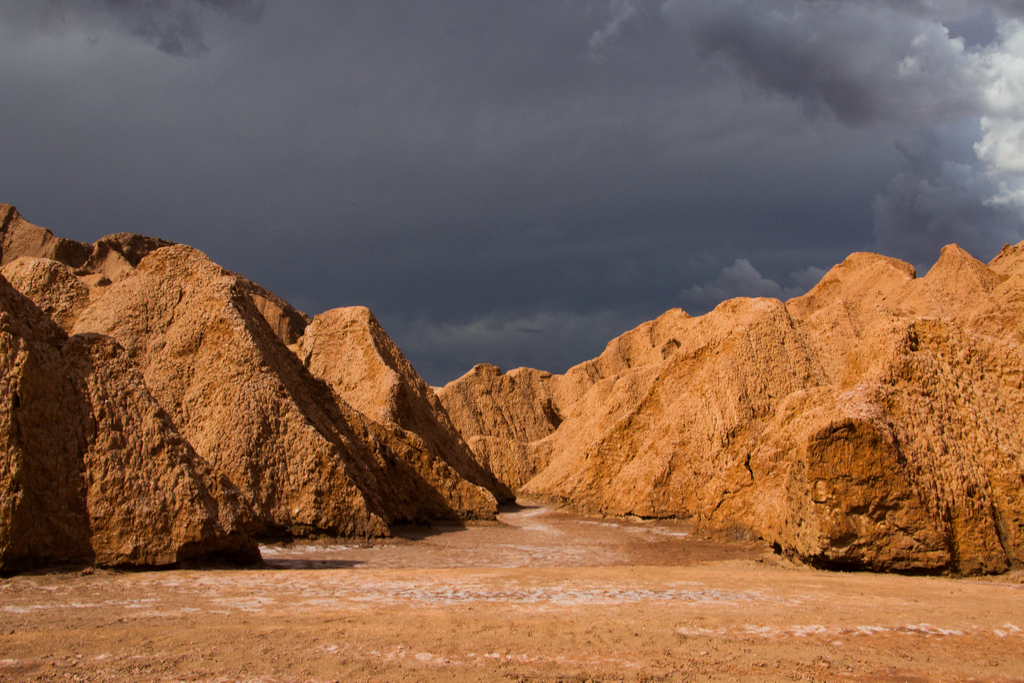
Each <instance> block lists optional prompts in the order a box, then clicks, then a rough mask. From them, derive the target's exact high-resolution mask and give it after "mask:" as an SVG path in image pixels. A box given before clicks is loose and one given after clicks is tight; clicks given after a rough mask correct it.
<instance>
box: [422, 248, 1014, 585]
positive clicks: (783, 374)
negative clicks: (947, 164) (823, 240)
mask: <svg viewBox="0 0 1024 683" xmlns="http://www.w3.org/2000/svg"><path fill="white" fill-rule="evenodd" d="M1022 313H1024V243H1022V244H1020V245H1017V246H1015V247H1011V246H1009V245H1007V247H1005V248H1004V249H1003V251H1002V252H1000V254H999V255H998V256H997V257H996V258H995V259H993V261H992V262H991V263H990V264H989V265H987V266H986V265H985V264H983V263H981V262H979V261H977V260H976V259H974V258H973V257H971V256H970V255H969V254H967V253H966V252H965V251H963V250H962V249H960V248H959V247H957V246H955V245H950V246H947V247H946V248H944V249H943V251H942V256H941V258H940V259H939V261H938V262H937V263H936V264H935V265H934V266H933V267H932V269H931V270H930V271H929V272H928V274H927V275H926V276H925V277H923V278H917V277H916V273H915V272H914V269H913V267H912V266H910V265H909V264H906V263H903V262H901V261H898V260H896V259H891V258H887V257H884V256H879V255H876V254H866V253H858V254H853V255H851V256H850V257H849V258H847V259H846V260H845V261H843V263H841V264H839V265H837V266H836V267H834V268H833V269H832V270H830V271H829V272H828V273H827V274H826V275H825V276H824V277H823V278H822V280H821V282H819V283H818V285H817V286H816V287H814V288H813V289H812V290H811V291H810V292H808V293H807V294H806V295H804V296H802V297H798V298H795V299H791V300H790V301H788V302H786V303H782V302H780V301H777V300H773V299H732V300H729V301H726V302H723V303H722V304H721V305H719V306H718V307H717V308H716V309H715V310H714V311H712V312H710V313H708V314H706V315H704V316H701V317H698V318H691V317H690V316H688V315H686V314H685V313H683V312H682V311H679V310H673V311H669V312H668V313H666V314H664V315H663V316H661V317H660V318H658V319H657V320H654V321H652V322H649V323H645V324H643V325H641V326H640V327H638V328H636V329H635V330H632V331H630V332H627V333H626V334H624V335H622V336H621V337H618V338H617V339H615V340H613V341H612V342H611V343H609V345H608V347H607V349H606V350H605V351H604V353H602V354H601V355H600V356H599V357H598V358H596V359H594V360H592V361H587V362H585V363H583V364H581V365H578V366H576V367H574V368H571V369H570V370H569V371H568V372H566V373H565V374H564V375H551V374H548V373H540V372H538V371H535V370H528V369H519V370H515V371H511V372H509V373H508V374H505V375H502V374H501V373H500V371H498V370H497V369H496V368H493V367H488V366H477V367H476V368H474V369H473V370H471V371H470V372H469V373H467V374H466V375H465V376H463V377H462V378H459V379H458V380H455V381H454V382H451V383H449V384H448V385H447V386H445V387H443V388H442V389H440V390H439V392H438V394H439V396H440V399H441V402H442V403H443V404H444V405H445V407H446V408H447V410H448V413H449V415H450V416H451V418H452V420H453V422H454V423H455V425H456V427H458V428H459V430H460V431H461V432H462V434H463V436H464V437H465V439H466V441H467V442H468V443H469V444H470V446H471V447H472V448H473V450H474V452H475V453H476V456H477V459H478V460H479V461H480V462H481V463H483V464H486V465H487V466H488V467H490V468H491V469H492V471H494V472H495V473H496V474H497V475H498V476H499V478H503V481H505V483H506V484H507V485H509V486H510V488H513V489H514V490H518V491H519V492H521V493H524V494H530V495H535V496H547V497H551V498H554V499H556V500H558V501H561V502H562V503H563V504H565V505H567V506H569V507H572V508H576V509H579V510H583V511H587V512H592V513H601V514H609V515H630V514H631V515H639V516H643V517H683V518H691V519H693V520H694V521H695V522H696V524H697V525H698V527H699V528H700V529H703V530H706V531H709V532H715V533H720V534H727V535H732V536H740V537H744V538H762V539H764V540H765V541H766V542H768V543H771V544H774V545H775V546H776V547H777V548H779V549H780V550H781V551H782V552H784V553H785V554H787V555H789V556H791V557H794V558H798V559H800V560H803V561H805V562H809V563H812V564H816V565H818V566H825V567H838V568H851V569H869V570H875V571H909V572H913V571H924V572H930V571H951V572H958V573H968V574H970V573H991V572H1000V571H1004V570H1006V569H1008V568H1010V567H1020V566H1021V565H1022V564H1024V498H1022V497H1021V496H1020V495H1019V491H1020V489H1021V486H1022V485H1024V427H1022V425H1021V422H1020V419H1019V416H1020V415H1021V414H1022V412H1021V411H1022V408H1024V405H1022V403H1024V353H1022V351H1024V349H1022V346H1021V344H1022V341H1024V315H1022ZM549 415H551V416H554V415H557V418H549V417H547V416H549Z"/></svg>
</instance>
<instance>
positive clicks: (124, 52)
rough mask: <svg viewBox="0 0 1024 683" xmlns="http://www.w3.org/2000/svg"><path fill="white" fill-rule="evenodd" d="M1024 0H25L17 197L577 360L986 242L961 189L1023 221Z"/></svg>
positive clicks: (272, 280)
mask: <svg viewBox="0 0 1024 683" xmlns="http://www.w3.org/2000/svg"><path fill="white" fill-rule="evenodd" d="M1009 7H1010V5H1006V6H1005V7H1004V6H1002V5H999V4H998V3H992V2H986V3H981V2H948V3H947V4H946V5H942V4H940V3H938V2H927V3H925V2H923V1H922V2H918V3H909V2H908V3H896V2H892V3H885V2H842V3H839V2H828V1H825V0H818V1H817V2H797V1H796V0H786V1H783V0H759V1H758V2H737V1H734V0H725V1H721V0H720V1H717V2H711V1H710V0H702V1H696V2H675V1H669V2H662V1H661V0H657V1H656V0H645V1H641V0H610V1H609V0H595V1H593V2H569V1H556V2H548V3H509V2H505V1H501V2H495V1H481V2H471V3H446V2H428V1H417V2H372V3H324V2H307V1H301V0H295V1H293V2H267V3H265V4H264V3H261V2H248V1H244V0H236V1H234V2H203V1H201V0H192V1H188V0H151V1H149V2H145V1H143V2H117V1H114V0H91V1H90V0H54V1H53V2H46V3H35V2H31V3H30V2H15V1H12V0H0V91H2V92H3V93H4V95H5V97H4V98H0V120H2V121H3V122H4V134H3V135H2V136H0V158H3V159H4V162H5V163H4V164H2V165H0V188H2V189H3V192H4V194H3V196H0V201H8V202H12V203H14V204H16V205H18V207H19V209H21V210H22V212H23V213H24V214H25V215H26V217H28V218H29V220H32V221H35V222H37V223H40V224H43V225H46V226H48V227H51V228H53V229H54V230H56V231H57V232H59V233H60V234H64V235H67V236H69V237H75V238H78V239H87V240H90V241H91V240H95V239H97V238H98V237H99V236H101V235H102V234H104V233H108V232H114V231H120V230H130V231H137V232H145V233H150V234H157V235H160V236H163V237H167V238H169V239H174V240H177V241H181V242H185V243H189V244H193V245H195V246H196V247H198V248H200V249H202V250H203V251H206V252H207V253H209V254H210V255H211V256H212V257H213V258H214V259H215V260H217V261H218V262H220V263H222V264H223V265H225V266H226V267H229V268H231V269H233V270H238V271H240V272H243V273H245V274H246V275H248V276H250V277H252V278H253V279H255V280H257V281H259V282H261V283H262V284H264V285H266V286H268V287H269V288H271V289H272V290H274V291H276V292H278V293H279V294H281V295H282V296H284V297H285V298H287V299H289V300H291V301H293V302H294V303H295V304H296V305H298V306H299V307H301V308H303V309H304V310H307V311H308V312H310V313H317V312H319V311H322V310H324V309H327V308H330V307H333V306H339V305H351V304H362V305H367V306H370V307H371V308H372V309H373V310H374V312H375V313H376V314H377V316H378V318H379V319H380V320H381V321H382V323H383V324H384V326H385V327H386V329H388V330H389V332H390V333H391V334H392V335H393V336H394V337H395V339H396V341H397V342H398V343H399V345H400V346H401V347H402V348H403V349H404V350H405V351H406V353H407V354H408V355H409V356H410V358H411V359H412V361H413V363H414V365H415V366H416V367H417V368H418V369H419V370H420V371H421V372H422V373H423V374H424V375H425V376H426V378H427V379H428V381H430V382H432V383H434V384H438V383H443V382H445V381H447V380H450V379H452V378H453V377H455V376H457V375H459V374H461V373H462V372H464V371H466V370H468V369H469V367H470V366H471V365H472V364H473V363H476V362H483V361H487V362H492V363H495V364H497V365H499V366H501V367H503V368H505V369H508V368H510V367H514V366H516V365H520V364H525V365H532V366H535V367H542V368H545V369H549V370H554V371H560V370H564V369H565V368H566V367H567V366H568V365H570V364H571V363H575V362H579V361H582V360H584V359H586V358H589V357H592V356H594V355H596V354H597V353H599V352H600V351H601V349H602V348H604V345H605V343H606V342H607V341H608V340H609V339H610V338H611V337H612V336H614V335H617V334H619V333H621V332H623V331H625V330H626V329H628V328H629V327H631V326H634V325H636V324H638V323H640V322H642V321H644V320H647V319H650V318H653V317H655V316H657V315H658V314H660V313H662V312H663V311H664V310H666V309H667V308H670V307H673V306H683V307H684V308H686V309H687V310H688V311H689V312H691V313H699V312H702V311H701V310H700V309H707V308H711V307H713V306H714V305H715V304H716V303H717V301H716V300H715V299H719V298H721V297H726V296H732V295H741V294H742V295H751V294H770V295H775V296H787V295H788V294H790V293H794V292H798V291H803V290H806V289H807V288H809V287H810V286H813V284H814V281H816V279H817V278H818V277H820V274H821V272H823V269H826V268H828V267H830V266H831V265H833V264H834V263H836V262H838V261H839V260H841V259H842V258H844V257H845V256H846V255H847V254H848V253H849V252H850V251H854V250H863V249H874V248H878V247H879V246H882V247H884V248H885V249H889V250H892V251H893V252H900V253H902V254H909V253H911V251H910V250H912V249H913V248H914V247H913V245H914V244H915V243H917V242H920V241H921V240H925V241H926V242H927V244H928V245H929V246H928V248H927V249H926V250H925V251H927V250H928V249H931V248H932V246H931V245H932V244H933V243H937V242H938V241H941V239H942V237H941V235H945V234H952V235H954V236H956V239H958V240H959V241H962V242H968V243H969V242H970V240H969V239H968V238H969V237H970V235H972V234H973V233H972V232H971V230H972V229H973V228H972V227H971V223H970V222H969V221H970V220H975V219H974V218H971V216H974V215H975V214H971V213H970V212H966V210H965V212H963V216H965V218H964V219H963V220H962V221H960V222H959V223H957V225H958V226H959V227H957V228H956V230H952V229H950V230H947V229H945V228H941V227H927V226H929V225H933V226H934V225H938V224H936V223H928V222H927V220H925V219H923V218H921V216H922V215H924V213H927V212H928V211H930V212H931V214H929V215H934V216H940V215H941V214H942V212H943V211H944V209H943V206H945V205H944V204H943V203H942V201H946V200H948V201H949V202H952V203H953V204H954V205H956V206H962V205H963V202H964V201H966V200H967V199H968V198H970V201H971V202H974V204H973V206H974V208H975V209H977V208H978V207H981V208H983V209H985V211H988V212H989V213H985V211H982V212H981V213H980V214H978V215H980V216H982V217H983V218H984V217H985V216H996V215H1002V216H1003V218H1004V219H1005V220H1009V218H1012V216H1013V215H1014V214H1013V211H1014V210H1015V208H1014V207H1015V206H1016V205H1015V204H1013V197H1014V196H1015V195H1014V194H1013V187H1014V186H1011V185H1012V183H1011V185H1007V187H1008V188H1009V189H1008V190H1007V191H1006V192H1003V191H1002V190H1001V189H1000V188H1001V187H1002V186H1001V185H1000V182H1003V180H1006V179H1005V178H1003V179H1001V178H999V177H996V176H992V175H990V172H991V171H992V169H994V168H995V167H996V166H997V165H1000V164H1001V165H1002V166H1001V168H1002V167H1003V166H1004V167H1005V169H1012V168H1013V167H1014V166H1013V165H1014V163H1016V162H1015V161H1014V160H1015V158H1016V157H1015V156H1014V155H1015V151H1014V150H1015V147H1014V144H1013V141H1014V137H1013V135H1014V130H1015V128H1014V125H1016V121H1017V118H1015V117H1016V116H1017V114H1015V113H1014V111H1013V108H1012V106H1011V107H1009V108H1008V107H1006V106H1002V105H1000V106H1001V107H1002V108H1000V107H997V106H995V105H993V104H992V101H994V100H992V97H990V95H991V93H997V92H1004V91H1006V90H1007V87H1009V88H1010V90H1012V87H1011V86H1012V84H1013V83H1014V82H1015V77H1014V73H1015V71H1014V69H1015V68H1016V67H1015V66H1013V65H1014V64H1016V62H1012V60H1010V61H1006V60H1007V59H1009V58H1010V57H1012V56H1013V55H1014V54H1015V53H1014V52H1013V51H1012V50H1010V49H1009V48H1007V47H1006V46H1007V45H1008V44H1009V43H1008V42H1007V41H1008V40H1009V38H1008V37H1007V36H1008V35H1009V34H1008V33H1007V30H1008V29H1007V26H1008V24H1007V16H1008V14H1007V12H1008V9H1007V8H1009ZM1000 30H1002V31H1003V33H999V31H1000ZM993 36H994V37H993ZM958 38H960V40H958ZM986 50H987V51H988V52H986ZM181 57H189V58H187V59H183V58H181ZM1000 60H1002V61H1000ZM1011 62H1012V63H1011ZM999 78H1003V81H999ZM997 82H999V83H1004V84H1010V85H1009V86H1007V87H1002V86H1000V87H998V88H992V87H989V86H991V84H993V83H997ZM989 91H991V93H990V92H989ZM1010 99H1011V100H1013V99H1014V98H1013V97H1011V98H1010ZM983 115H984V116H988V117H989V119H987V120H988V123H987V124H986V125H987V126H988V127H987V128H984V127H982V126H980V125H978V124H979V120H980V117H981V116H983ZM961 119H964V120H965V121H966V122H967V123H970V124H971V126H967V125H966V124H963V125H962V124H960V123H957V122H958V121H959V120H961ZM972 126H973V127H972ZM926 128H927V129H930V130H934V131H935V135H937V136H938V138H939V142H938V143H936V146H934V150H933V151H932V152H929V153H928V155H925V156H924V157H921V159H925V160H923V161H922V160H919V159H918V157H916V156H914V155H915V154H918V156H920V154H919V153H918V152H917V151H915V150H917V147H914V146H913V145H911V143H910V142H908V141H913V140H916V139H918V137H919V131H921V130H922V129H926ZM986 136H987V137H986ZM922 139H923V138H922ZM896 140H902V141H904V142H901V143H900V145H901V146H900V148H897V147H896V146H895V145H894V141H896ZM975 143H979V144H982V143H984V144H982V147H980V148H979V149H982V150H984V155H985V159H981V158H979V157H978V153H977V152H975V151H974V147H973V145H974V144H975ZM929 155H930V156H929ZM945 162H948V163H949V164H953V166H949V167H948V168H947V166H948V164H947V166H943V164H944V163H945ZM956 164H966V165H967V166H969V167H970V169H971V171H972V173H973V175H972V176H971V177H967V176H964V175H963V174H961V175H957V174H956V171H957V169H958V168H959V167H958V166H956ZM944 169H947V170H944ZM1005 169H1004V170H1005ZM1000 172H1002V171H1000ZM1004 175H1005V174H1004ZM1009 180H1012V178H1010V179H1009ZM985 182H988V183H989V184H988V185H987V186H986V185H985ZM965 183H966V185H967V186H968V187H969V188H973V189H970V191H966V190H964V189H963V187H964V186H965ZM971 183H973V185H972V184H971ZM927 187H933V188H937V189H936V193H937V195H936V197H932V196H931V195H928V198H930V199H929V200H930V201H931V203H930V204H929V203H928V202H926V201H925V199H926V197H925V196H924V195H923V194H922V192H923V190H922V189H921V188H927ZM986 187H987V188H988V189H989V190H992V191H993V192H1003V193H1002V194H1001V195H998V196H1000V197H1003V198H1004V199H1005V201H1004V203H1002V204H997V203H993V198H992V197H985V196H984V194H985V192H986V191H988V190H987V189H986ZM958 193H959V194H958ZM943 197H944V198H945V199H944V200H942V198H943ZM957 197H959V199H957ZM932 200H933V201H932ZM940 200H941V201H940ZM958 202H959V203H958ZM986 202H987V203H986ZM901 207H902V208H901ZM907 207H911V209H912V210H911V209H907ZM926 209H927V211H926ZM999 211H1003V213H1002V214H999V213H998V212H999ZM958 215H959V214H958ZM929 220H930V219H929ZM958 220H959V219H958ZM1001 225H1002V227H1000V226H999V225H995V224H991V225H989V224H984V225H983V226H982V230H981V232H982V234H984V235H987V237H985V239H981V240H979V243H980V244H981V245H982V247H983V248H985V249H988V248H989V246H988V245H990V244H991V243H992V241H993V240H995V239H997V238H998V236H999V235H1002V234H1004V233H1005V232H1006V231H1005V230H1004V227H1005V224H1001ZM922 226H925V227H922ZM985 226H988V227H985ZM944 230H945V232H944ZM951 230H952V231H951ZM922 235H923V237H922ZM961 235H962V236H961ZM965 246H967V244H965ZM915 253H916V252H915ZM922 253H923V252H922ZM918 258H919V257H918V256H913V259H918ZM920 258H921V259H926V258H929V257H928V256H927V254H926V253H925V254H924V255H922V256H920ZM915 262H917V261H915ZM688 297H689V298H688Z"/></svg>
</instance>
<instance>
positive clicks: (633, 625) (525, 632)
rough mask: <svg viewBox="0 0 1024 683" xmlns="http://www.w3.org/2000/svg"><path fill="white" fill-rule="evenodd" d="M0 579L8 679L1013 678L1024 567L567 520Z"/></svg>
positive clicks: (1, 673)
mask: <svg viewBox="0 0 1024 683" xmlns="http://www.w3.org/2000/svg"><path fill="white" fill-rule="evenodd" d="M502 521H503V522H504V523H505V524H501V525H497V524H492V525H478V526H470V527H467V528H464V529H450V530H443V529H433V530H422V529H409V530H406V533H405V534H404V536H405V538H400V539H396V540H394V541H388V542H385V543H381V544H376V545H365V546H360V545H357V544H349V545H345V544H339V543H337V542H335V541H323V542H314V543H305V544H293V545H291V546H282V545H272V546H268V547H265V548H264V557H265V558H266V566H265V567H264V568H260V569H248V570H233V569H232V570H224V569H218V570H175V571H162V572H140V573H120V572H110V571H96V572H95V573H92V574H85V575H82V574H79V573H48V574H35V575H20V576H15V577H8V578H4V579H0V680H3V681H7V680H128V679H131V680H152V681H197V680H210V681H235V680H246V681H307V680H312V681H334V680H339V681H341V680H344V681H363V680H366V681H382V680H387V681H421V680H444V681H494V680H519V681H558V680H562V681H586V680H595V681H634V680H666V681H683V680H723V681H724V680H755V679H756V680H819V681H961V680H968V679H974V680H977V681H1024V630H1022V629H1024V585H1022V584H1021V583H1020V582H1021V581H1024V576H1022V575H1021V574H1014V575H1010V576H1007V577H1002V578H1001V579H999V580H955V579H947V578H926V577H900V576H878V575H870V574H834V573H825V572H818V571H812V570H807V569H800V568H794V567H789V566H785V564H784V563H780V562H779V561H778V560H776V559H775V558H774V557H772V556H771V555H770V554H769V553H766V552H765V551H764V550H763V549H761V548H759V547H757V546H754V545H749V544H746V545H741V544H721V543H712V542H709V541H701V540H697V539H693V538H691V537H690V536H689V535H688V530H687V528H686V527H685V525H682V524H668V523H648V522H630V521H607V520H595V519H587V518H580V517H571V516H565V515H559V514H555V513H552V512H551V511H550V510H547V509H543V508H525V509H521V510H518V511H515V512H511V513H508V514H505V515H503V516H502Z"/></svg>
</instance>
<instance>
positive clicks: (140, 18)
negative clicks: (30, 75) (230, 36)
mask: <svg viewBox="0 0 1024 683" xmlns="http://www.w3.org/2000/svg"><path fill="white" fill-rule="evenodd" d="M28 4H29V5H31V6H32V10H29V11H33V10H34V13H35V14H36V16H37V20H42V21H51V22H54V21H55V22H58V23H60V24H68V23H71V24H75V23H85V24H89V23H100V24H102V23H105V22H104V20H105V19H106V20H107V21H108V22H109V23H112V24H113V25H114V26H115V27H116V28H117V29H119V30H123V31H125V32H127V33H129V34H131V35H134V36H136V37H138V38H141V39H143V40H144V41H145V42H147V43H149V44H151V45H153V46H154V47H156V48H157V49H158V50H160V51H161V52H164V53H167V54H169V55H175V56H179V57H181V56H197V55H200V54H203V53H204V52H206V51H207V50H208V49H209V47H208V46H207V44H206V42H205V38H204V35H203V29H202V22H203V14H205V13H206V12H207V11H208V10H213V11H215V12H217V13H220V14H222V15H225V16H228V17H231V18H234V19H242V20H245V21H257V20H259V19H260V18H261V17H262V15H263V11H264V9H265V6H266V2H265V0H49V1H48V2H34V3H28Z"/></svg>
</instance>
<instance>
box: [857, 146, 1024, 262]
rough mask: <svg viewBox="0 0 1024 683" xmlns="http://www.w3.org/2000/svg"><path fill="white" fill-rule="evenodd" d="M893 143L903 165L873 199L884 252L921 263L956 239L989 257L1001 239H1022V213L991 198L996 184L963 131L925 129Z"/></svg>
mask: <svg viewBox="0 0 1024 683" xmlns="http://www.w3.org/2000/svg"><path fill="white" fill-rule="evenodd" d="M970 139H971V138H970V137H968V138H967V140H970ZM896 147H897V149H899V151H900V153H902V154H903V156H904V158H905V160H906V169H905V170H904V171H902V172H901V173H899V174H898V175H896V177H894V178H893V179H892V180H891V181H890V182H889V184H888V185H887V186H886V188H885V190H884V191H883V192H882V193H880V194H879V196H878V197H877V198H876V199H875V202H874V211H875V232H876V235H877V236H878V244H879V247H880V248H881V249H882V250H883V251H884V252H885V253H887V254H890V255H892V256H896V257H898V258H901V259H904V260H906V261H909V262H911V263H913V264H915V265H917V266H918V267H919V268H922V267H927V266H928V265H930V264H932V263H934V262H935V260H936V259H937V258H938V256H939V252H940V251H941V249H942V247H943V246H945V245H947V244H951V243H954V242H955V243H957V244H959V245H960V246H961V247H963V248H964V249H966V250H967V251H969V252H970V253H971V254H973V255H974V256H975V257H977V258H979V259H981V260H983V261H988V260H989V259H991V258H992V257H993V256H995V255H996V253H997V252H998V251H999V249H1000V247H1002V245H1003V244H1004V243H1007V242H1009V243H1014V244H1015V243H1017V242H1019V241H1021V240H1022V239H1024V219H1022V217H1021V215H1020V213H1019V212H1018V211H1016V210H1014V208H1013V207H1011V206H1007V205H1001V204H995V203H992V202H991V201H990V200H991V198H992V197H993V196H995V195H996V194H997V193H998V187H997V186H996V184H995V183H994V182H993V178H992V176H991V175H990V174H989V173H987V172H986V166H985V164H983V163H982V162H980V161H978V159H977V157H976V156H975V155H974V153H973V149H972V147H971V146H970V143H969V142H968V143H967V144H964V137H959V139H958V137H957V136H956V135H955V134H953V133H949V132H947V133H946V134H945V135H943V134H942V133H940V132H938V131H935V130H930V129H926V130H923V131H921V132H920V133H919V134H917V135H915V136H912V137H908V138H902V139H900V140H898V141H897V143H896Z"/></svg>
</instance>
